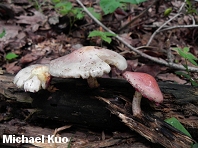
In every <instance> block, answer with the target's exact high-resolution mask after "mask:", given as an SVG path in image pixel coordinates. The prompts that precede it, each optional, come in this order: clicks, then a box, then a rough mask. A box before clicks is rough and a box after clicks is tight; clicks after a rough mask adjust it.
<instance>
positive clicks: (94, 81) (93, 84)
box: [87, 76, 100, 88]
mask: <svg viewBox="0 0 198 148" xmlns="http://www.w3.org/2000/svg"><path fill="white" fill-rule="evenodd" d="M87 83H88V85H89V87H90V88H97V87H99V86H100V84H99V83H98V81H97V78H94V77H91V76H90V77H88V79H87Z"/></svg>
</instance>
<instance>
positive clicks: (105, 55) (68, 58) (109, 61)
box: [49, 46, 127, 88]
mask: <svg viewBox="0 0 198 148" xmlns="http://www.w3.org/2000/svg"><path fill="white" fill-rule="evenodd" d="M110 65H114V66H115V67H117V68H118V69H119V70H124V69H126V68H127V62H126V60H125V58H124V57H123V56H121V55H120V54H118V53H116V52H114V51H112V50H109V49H105V48H101V47H96V46H85V47H82V48H80V49H78V50H75V51H74V52H72V53H70V54H67V55H65V56H63V57H60V58H57V59H55V60H52V61H51V62H50V66H49V68H50V69H49V72H50V74H51V75H52V76H54V77H61V78H80V77H82V78H83V79H87V80H88V84H89V86H90V87H91V88H94V87H97V86H98V85H99V84H98V83H97V80H96V77H101V76H102V75H103V74H104V73H109V72H110V70H111V67H110Z"/></svg>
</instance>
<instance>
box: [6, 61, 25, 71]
mask: <svg viewBox="0 0 198 148" xmlns="http://www.w3.org/2000/svg"><path fill="white" fill-rule="evenodd" d="M16 63H17V61H15V62H12V63H9V64H6V65H5V68H6V72H7V73H11V74H15V73H17V72H18V71H19V70H20V69H21V67H20V66H16Z"/></svg>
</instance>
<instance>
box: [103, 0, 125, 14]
mask: <svg viewBox="0 0 198 148" xmlns="http://www.w3.org/2000/svg"><path fill="white" fill-rule="evenodd" d="M100 7H101V8H102V10H103V11H104V13H105V14H109V13H112V12H114V11H115V10H116V9H117V8H118V7H122V3H121V2H119V1H118V0H100Z"/></svg>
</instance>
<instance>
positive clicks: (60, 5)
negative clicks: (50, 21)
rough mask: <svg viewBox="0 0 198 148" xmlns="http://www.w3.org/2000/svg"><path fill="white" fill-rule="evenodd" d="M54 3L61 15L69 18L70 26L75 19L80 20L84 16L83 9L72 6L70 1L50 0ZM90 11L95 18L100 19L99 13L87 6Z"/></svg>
mask: <svg viewBox="0 0 198 148" xmlns="http://www.w3.org/2000/svg"><path fill="white" fill-rule="evenodd" d="M52 2H53V3H54V4H55V9H56V10H57V11H58V12H59V13H60V14H61V15H68V16H69V19H70V26H73V25H74V23H75V22H76V21H77V20H81V19H83V17H84V13H83V9H82V8H79V7H73V5H72V3H71V2H69V1H67V0H52ZM87 9H88V10H89V11H90V13H92V15H93V16H94V17H96V18H97V19H99V20H100V19H101V15H100V14H99V13H96V12H94V9H93V8H91V7H90V8H87Z"/></svg>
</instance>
